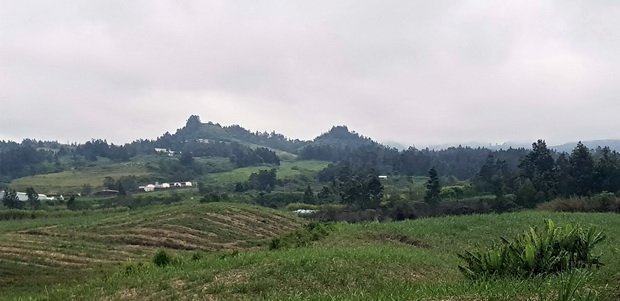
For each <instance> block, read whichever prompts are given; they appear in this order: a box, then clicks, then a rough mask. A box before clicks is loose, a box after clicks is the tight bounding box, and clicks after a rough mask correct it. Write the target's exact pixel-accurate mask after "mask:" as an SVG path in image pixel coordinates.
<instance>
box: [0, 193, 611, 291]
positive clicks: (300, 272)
mask: <svg viewBox="0 0 620 301" xmlns="http://www.w3.org/2000/svg"><path fill="white" fill-rule="evenodd" d="M205 206H207V205H205ZM208 206H212V205H208ZM218 206H223V207H220V208H221V210H224V208H228V209H226V210H261V212H262V210H264V209H258V208H255V207H249V206H242V207H239V208H241V209H233V208H237V207H236V206H233V205H218ZM251 208H254V209H251ZM162 210H163V209H162ZM165 212H166V211H165V210H164V211H162V212H161V214H163V215H164V216H166V214H167V213H165ZM246 212H247V211H246ZM270 212H272V211H270ZM127 214H129V213H127ZM153 214H154V213H153ZM138 215H139V216H144V217H145V218H146V216H147V214H144V213H142V214H138ZM124 218H125V221H126V222H129V224H127V225H128V226H127V227H128V229H141V227H137V228H136V226H134V225H133V224H132V223H131V221H130V220H131V219H128V218H127V217H124ZM279 218H282V219H285V220H289V221H291V226H290V227H289V228H291V229H292V228H295V225H297V224H296V222H297V221H296V220H295V219H290V218H289V217H287V216H285V215H284V216H281V217H279ZM547 218H551V219H553V220H554V221H555V223H556V225H558V226H562V225H565V224H567V223H578V224H580V225H582V226H586V227H589V226H595V227H597V228H598V229H601V230H604V231H605V233H606V234H607V236H608V237H607V240H606V241H604V243H603V244H602V245H600V246H599V247H598V248H597V249H596V250H595V251H596V252H598V253H602V261H603V262H604V263H605V266H603V267H602V268H600V269H597V270H594V271H593V273H594V274H593V277H592V279H591V280H590V281H589V282H588V284H587V286H586V289H589V290H592V291H593V292H596V294H597V295H598V297H599V299H598V300H618V299H619V298H620V260H619V259H618V257H619V256H620V251H619V250H618V246H619V245H620V219H619V218H618V215H617V214H596V213H573V214H567V213H548V212H539V211H529V212H519V213H510V214H502V215H495V214H492V215H472V216H461V217H442V218H432V219H419V220H412V221H403V222H389V223H377V222H372V223H365V224H336V225H334V226H333V227H334V228H333V232H331V233H330V234H329V235H328V236H327V238H325V239H323V240H320V241H318V242H315V243H314V244H312V245H310V246H306V247H299V248H290V249H282V250H272V251H269V250H266V249H264V248H263V249H260V248H258V249H243V250H242V251H241V252H239V254H237V255H233V254H230V253H222V252H211V251H207V252H204V253H202V256H194V258H193V259H192V258H191V255H192V254H195V252H194V251H178V252H176V253H175V254H174V256H176V258H177V261H176V262H174V263H173V264H171V265H169V266H167V267H163V268H161V267H155V266H154V265H152V264H150V263H148V256H147V255H145V254H142V255H139V254H138V255H132V258H134V260H135V261H136V262H137V261H140V260H144V262H145V263H144V265H142V266H140V267H138V266H137V265H136V269H133V270H132V271H130V272H127V271H125V270H123V269H121V268H119V269H118V270H117V272H116V273H113V274H107V275H106V276H105V277H103V276H96V275H95V277H93V278H91V279H90V280H88V281H85V282H83V283H80V284H79V285H61V286H57V287H48V288H47V290H46V291H45V292H43V293H39V294H33V295H29V296H28V297H33V298H34V299H35V300H70V299H74V300H539V299H538V296H539V294H541V296H543V297H545V298H547V299H543V300H554V299H553V296H555V295H557V289H558V287H559V286H560V284H561V282H562V281H564V280H565V278H564V277H563V276H552V277H548V278H537V279H530V280H515V279H504V280H488V281H479V282H471V281H469V280H466V279H465V278H464V277H463V276H462V275H461V274H460V273H459V272H458V270H457V265H458V264H460V263H461V262H460V260H459V259H458V257H457V256H456V253H457V252H462V251H463V250H465V249H471V248H474V247H476V246H479V247H485V246H490V245H491V244H493V243H498V242H499V238H500V236H504V237H513V236H514V235H516V234H518V233H522V232H524V231H526V230H527V229H528V227H529V226H530V225H536V226H540V227H542V226H543V222H544V220H545V219H547ZM114 219H115V220H117V219H118V218H114ZM104 220H105V219H100V220H99V222H98V223H99V224H102V223H105V222H104ZM121 220H123V219H122V218H121ZM128 220H129V221H128ZM163 220H164V221H165V220H166V219H165V218H163ZM138 223H140V224H144V222H138ZM95 224H96V223H95ZM115 224H116V225H119V224H120V225H123V223H122V222H121V223H118V222H117V223H115ZM163 224H164V225H165V223H163ZM146 225H149V224H148V223H146ZM153 225H154V224H153ZM45 226H46V225H39V229H40V230H39V231H56V230H54V229H53V228H52V230H46V229H48V228H41V227H45ZM76 226H80V227H82V225H81V224H80V223H77V224H74V225H72V226H63V227H67V229H76ZM83 227H85V228H84V231H82V232H87V233H89V234H86V235H85V236H86V237H92V236H96V235H104V234H105V233H108V235H110V234H112V233H113V232H110V231H109V230H107V229H106V227H100V226H95V225H92V226H91V228H89V226H88V225H84V226H83ZM200 227H201V226H198V225H196V226H192V228H195V229H200ZM78 228H79V227H78ZM116 228H117V229H118V226H117V227H116ZM231 228H237V227H236V226H234V227H231ZM94 229H96V230H94ZM163 229H164V230H163V231H169V230H167V229H170V227H168V226H164V227H163ZM132 231H133V232H131V231H130V232H128V234H131V233H134V234H133V235H140V231H142V230H132ZM136 231H137V232H138V233H136ZM8 232H9V233H5V234H3V235H7V234H11V235H20V232H16V231H15V228H12V229H11V230H10V231H8ZM62 232H64V231H62ZM269 233H270V234H275V233H276V231H272V232H269ZM21 235H23V234H21ZM129 236H131V235H129ZM156 236H158V237H162V235H156ZM228 236H229V237H234V236H232V235H228ZM51 237H53V236H51ZM49 239H52V238H49ZM79 241H89V240H88V239H80V240H79ZM104 241H105V240H104ZM125 243H126V242H125ZM186 243H188V244H190V243H191V242H186ZM18 245H21V243H18ZM121 245H123V244H121ZM123 246H124V245H123ZM119 248H120V247H119ZM123 248H125V247H123ZM142 250H143V252H144V253H149V251H151V250H152V249H148V248H146V249H142ZM125 251H126V252H129V251H128V250H125ZM110 253H113V252H110ZM93 254H94V253H93ZM94 258H99V259H100V260H103V257H94ZM93 264H94V263H91V264H90V265H89V266H93ZM95 265H96V264H95ZM5 296H6V295H5Z"/></svg>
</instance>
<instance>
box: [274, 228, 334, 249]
mask: <svg viewBox="0 0 620 301" xmlns="http://www.w3.org/2000/svg"><path fill="white" fill-rule="evenodd" d="M330 231H331V227H330V226H329V225H327V224H324V223H318V222H311V223H308V224H307V225H305V226H304V228H303V229H301V230H297V231H295V232H291V233H288V234H285V235H283V236H281V237H278V238H274V239H272V240H271V241H270V242H269V250H277V249H283V248H289V247H303V246H307V245H309V244H310V243H311V242H313V241H318V240H320V239H322V238H324V237H326V236H327V235H329V232H330Z"/></svg>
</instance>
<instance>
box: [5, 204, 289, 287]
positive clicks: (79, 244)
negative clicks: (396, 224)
mask: <svg viewBox="0 0 620 301" xmlns="http://www.w3.org/2000/svg"><path fill="white" fill-rule="evenodd" d="M299 225H300V220H299V219H297V218H296V217H294V216H291V215H288V214H285V213H282V212H280V211H275V210H270V209H266V208H262V207H255V206H244V205H227V204H219V203H211V204H199V203H196V202H182V203H178V204H174V205H167V206H154V207H149V208H143V209H138V210H132V211H119V210H108V211H101V212H98V211H86V212H85V213H84V214H83V215H81V216H73V217H65V218H48V219H33V220H13V221H1V222H0V296H1V297H4V298H8V299H12V298H9V297H8V296H12V297H13V296H20V295H29V294H32V293H33V292H36V291H41V290H44V289H45V287H50V286H53V285H56V284H59V283H64V285H70V284H77V283H79V282H81V281H82V280H84V279H85V278H89V277H94V278H95V279H97V278H98V277H107V276H106V275H109V274H110V273H113V272H115V271H118V270H119V269H120V268H121V266H122V265H123V264H126V263H127V262H130V261H148V260H149V259H150V257H151V256H152V255H153V254H154V253H155V252H156V251H157V250H158V249H167V250H169V252H172V253H173V254H177V253H178V254H187V253H188V252H195V251H203V252H214V251H218V250H244V249H254V248H258V247H260V246H263V245H265V244H266V242H268V240H269V239H270V238H272V237H274V236H277V235H279V234H281V233H284V232H286V231H291V230H293V229H296V228H298V227H299Z"/></svg>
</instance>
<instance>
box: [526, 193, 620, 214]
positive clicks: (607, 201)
mask: <svg viewBox="0 0 620 301" xmlns="http://www.w3.org/2000/svg"><path fill="white" fill-rule="evenodd" d="M538 208H539V209H541V210H548V211H556V212H620V200H619V199H618V198H617V197H616V196H615V195H614V194H613V193H610V192H606V193H600V194H597V195H595V196H592V197H571V198H560V199H555V200H552V201H549V202H546V203H542V204H540V205H539V206H538Z"/></svg>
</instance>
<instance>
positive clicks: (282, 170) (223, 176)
mask: <svg viewBox="0 0 620 301" xmlns="http://www.w3.org/2000/svg"><path fill="white" fill-rule="evenodd" d="M328 164H329V163H328V162H326V161H310V160H308V161H283V162H282V163H280V166H274V167H273V168H276V170H277V178H278V179H290V178H293V177H296V176H300V175H303V174H309V175H310V174H313V173H316V172H318V171H320V170H322V169H324V168H325V167H327V165H328ZM271 168H272V167H269V166H252V167H243V168H237V169H235V170H232V171H228V172H220V173H214V174H210V175H208V176H207V179H208V181H209V183H211V184H213V185H222V186H229V185H234V184H235V183H239V182H241V183H242V182H245V181H247V180H248V178H249V177H250V175H251V174H252V173H257V172H258V171H260V170H269V169H271Z"/></svg>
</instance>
